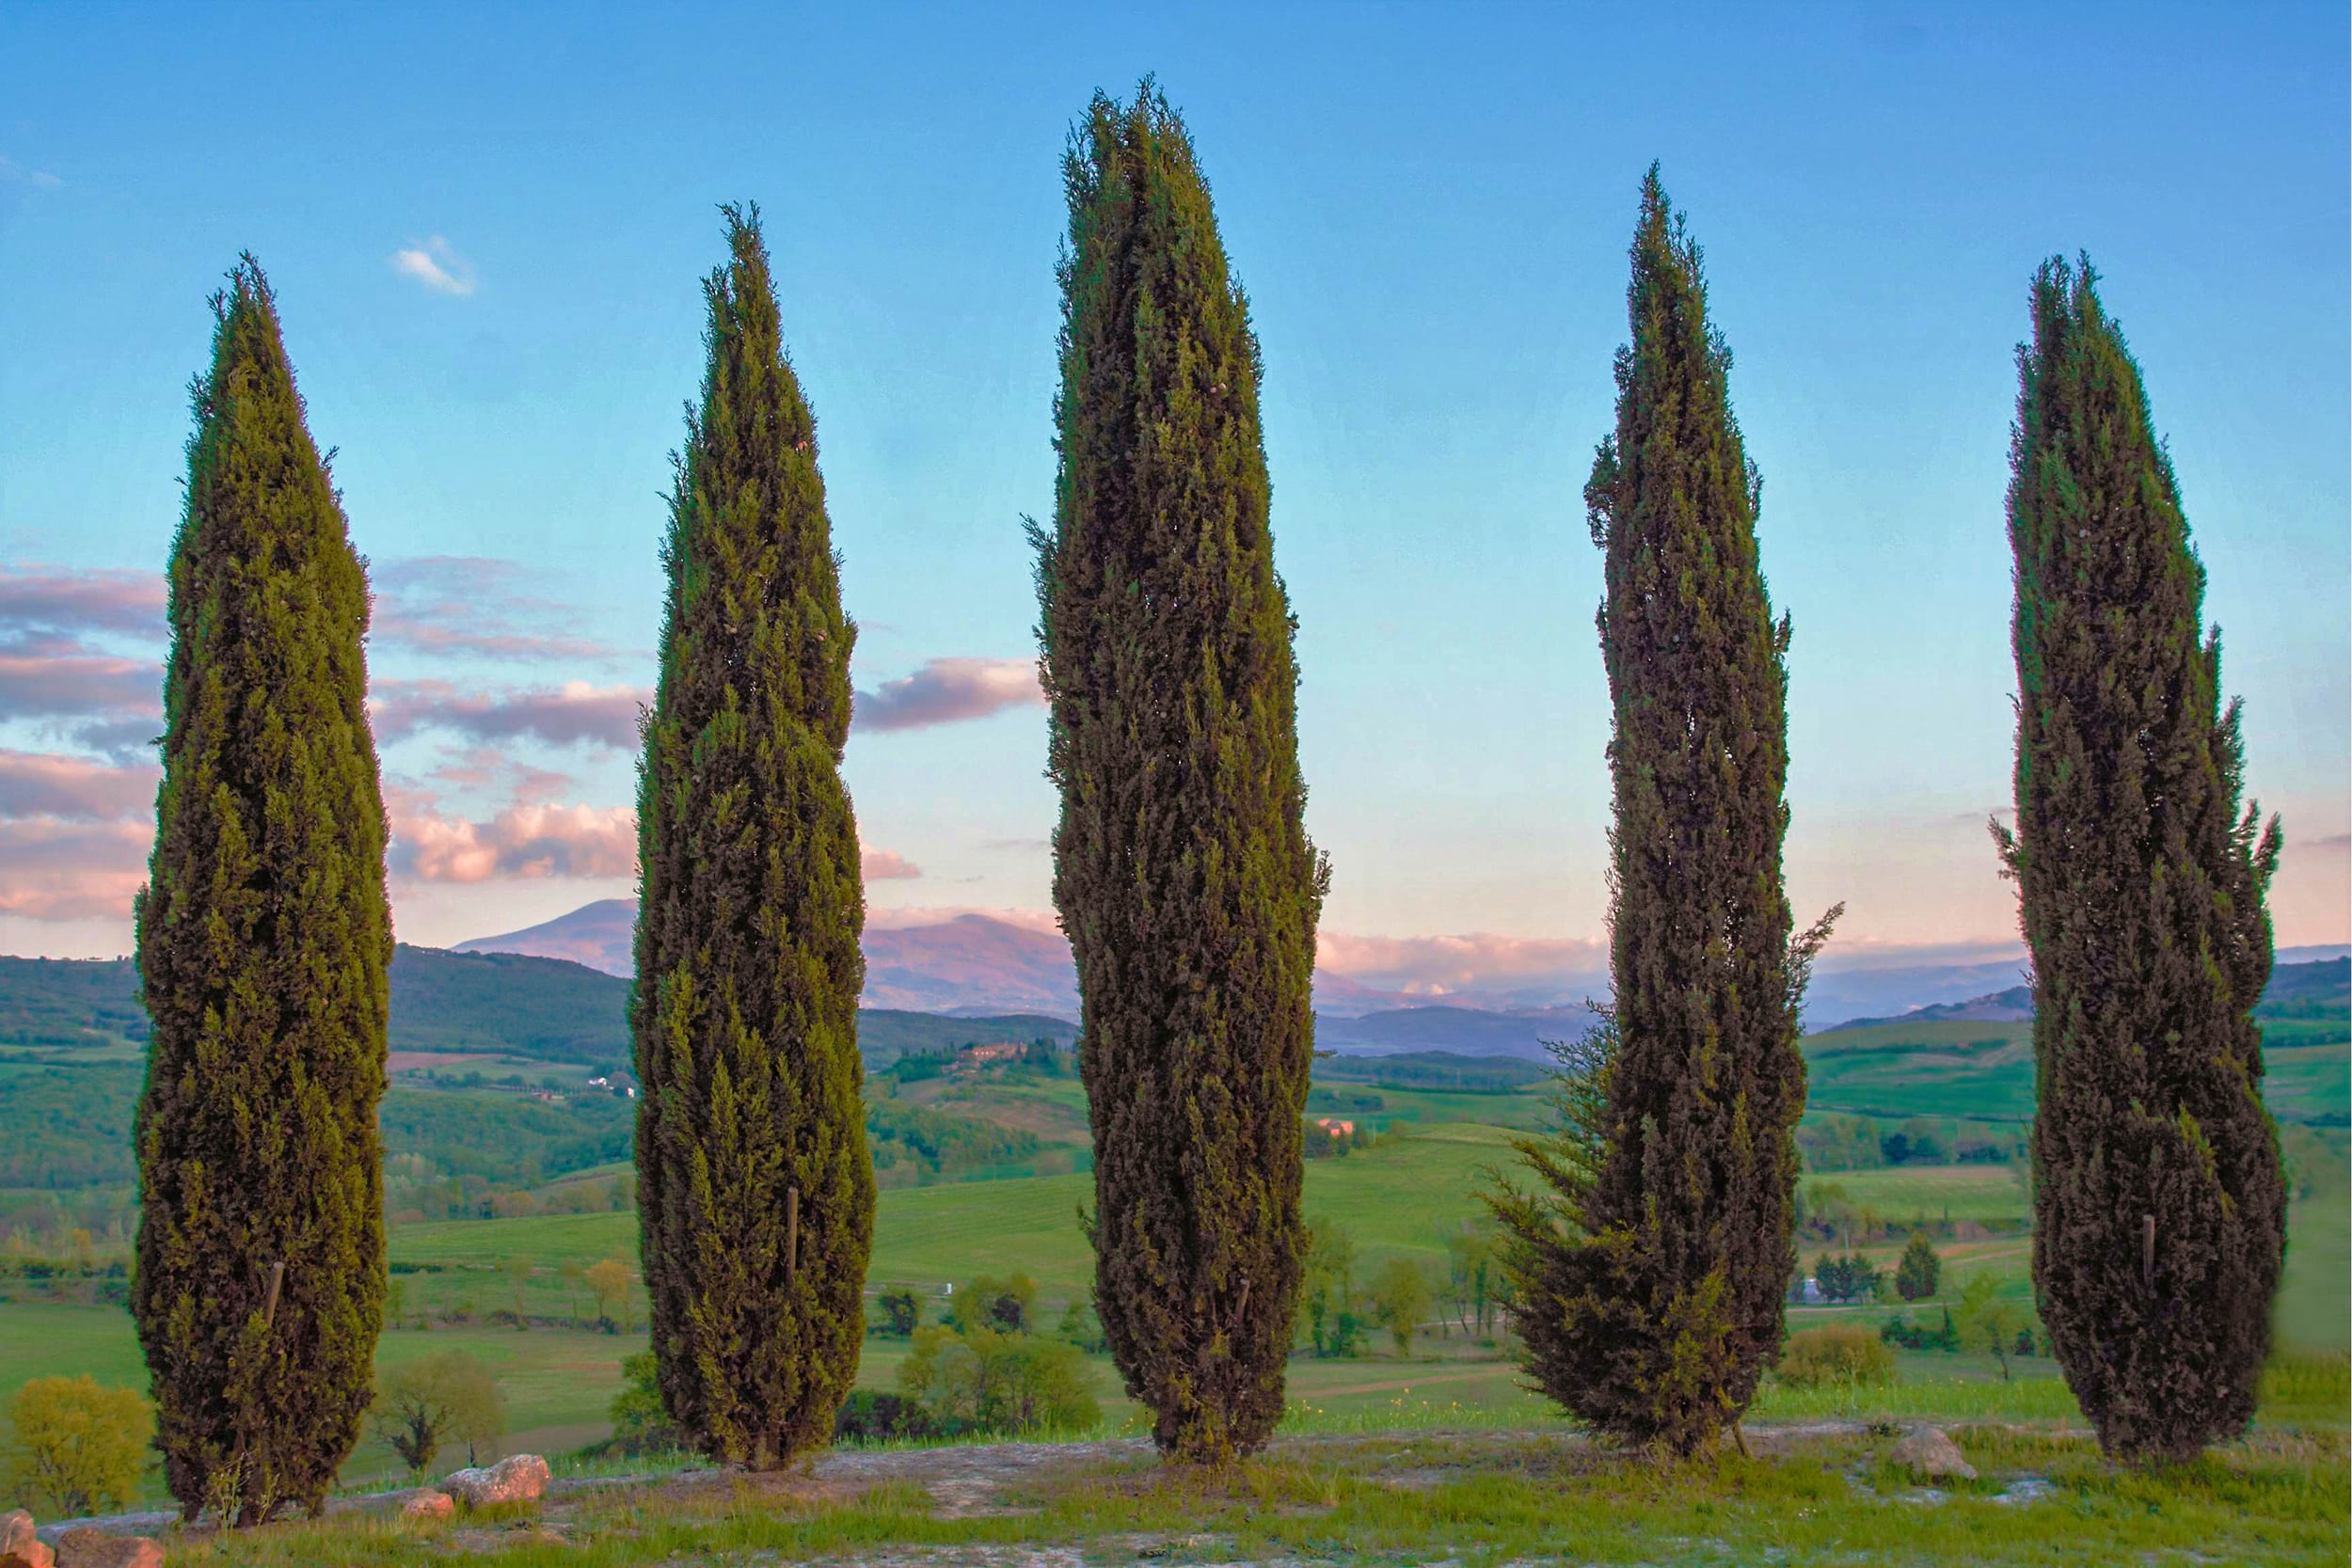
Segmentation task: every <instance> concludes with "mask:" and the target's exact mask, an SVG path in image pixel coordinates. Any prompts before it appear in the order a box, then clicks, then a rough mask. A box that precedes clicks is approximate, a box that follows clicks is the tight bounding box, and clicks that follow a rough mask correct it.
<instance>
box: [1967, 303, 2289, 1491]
mask: <svg viewBox="0 0 2352 1568" xmlns="http://www.w3.org/2000/svg"><path fill="white" fill-rule="evenodd" d="M2032 309H2033V341H2032V342H2031V343H2029V344H2026V345H2024V346H2021V347H2020V348H2019V350H2018V355H2017V365H2018V380H2019V389H2018V395H2017V424H2016V427H2015V430H2014V432H2013V433H2012V437H2011V442H2010V464H2011V477H2010V490H2009V526H2010V545H2011V547H2012V548H2013V550H2014V551H2015V554H2016V615H2015V623H2014V636H2013V641H2014V643H2015V648H2016V654H2017V685H2018V703H2017V830H2016V832H2015V833H2014V835H2011V834H2010V833H2008V832H2005V831H2004V830H2003V829H2002V828H2001V827H2000V826H1999V825H1998V824H1997V823H1996V824H1995V825H1994V836H1995V838H1996V839H1998V840H1999V841H2000V845H2001V848H2002V852H2003V855H2004V859H2005V861H2006V863H2007V865H2008V867H2009V869H2010V873H2011V874H2012V875H2013V876H2014V877H2015V879H2017V881H2018V883H2019V887H2020V892H2021V895H2022V904H2023V914H2024V926H2025V933H2026V942H2027V944H2028V945H2029V946H2030V947H2031V948H2032V950H2033V964H2034V1052H2035V1059H2036V1063H2037V1067H2038V1071H2037V1075H2036V1097H2037V1104H2036V1111H2037V1114H2036V1116H2035V1118H2034V1128H2033V1159H2034V1173H2035V1181H2034V1243H2033V1272H2034V1286H2035V1291H2036V1293H2037V1295H2038V1297H2039V1300H2040V1305H2041V1309H2042V1321H2043V1322H2044V1323H2046V1324H2047V1325H2048V1327H2049V1331H2050V1340H2051V1344H2052V1346H2053V1348H2054V1349H2055V1351H2056V1353H2057V1354H2058V1364H2059V1366H2060V1367H2062V1368H2063V1369H2064V1370H2065V1372H2066V1380H2067V1383H2068V1384H2069V1386H2072V1387H2073V1389H2074V1397H2075V1399H2076V1401H2077V1402H2080V1403H2081V1405H2082V1408H2083V1413H2084V1414H2085V1415H2086V1416H2088V1417H2090V1419H2091V1421H2092V1423H2093V1424H2094V1425H2095V1426H2096V1427H2097V1428H2098V1431H2099V1438H2100V1441H2101V1442H2102V1443H2103V1444H2104V1445H2105V1446H2106V1449H2108V1450H2109V1451H2110V1452H2113V1453H2117V1454H2121V1455H2128V1456H2133V1457H2144V1458H2183V1457H2185V1456H2187V1455H2190V1454H2193V1453H2195V1452H2196V1451H2197V1450H2198V1449H2201V1448H2202V1447H2203V1446H2204V1445H2205V1444H2207V1443H2209V1442H2212V1441H2214V1440H2216V1439H2217V1438H2225V1437H2229V1436H2233V1435H2234V1434H2235V1433H2238V1432H2240V1431H2242V1430H2243V1429H2244V1428H2245V1426H2246V1423H2247V1422H2248V1421H2249V1419H2250V1418H2252V1416H2253V1413H2254V1397H2255V1389H2256V1383H2257V1381H2258V1378H2259V1375H2260V1373H2261V1370H2262V1364H2263V1361H2264V1359H2265V1356H2266V1355H2267V1354H2268V1352H2269V1347H2270V1300H2271V1295H2272V1293H2273V1291H2275V1290H2276V1289H2277V1286H2278V1283H2279V1269H2280V1259H2281V1255H2282V1252H2283V1249H2284V1244H2285V1231H2286V1192H2285V1187H2284V1184H2283V1183H2282V1181H2281V1180H2280V1170H2279V1148H2278V1138H2277V1132H2276V1129H2275V1128H2274V1127H2273V1126H2272V1124H2271V1121H2270V1117H2269V1116H2268V1114H2267V1113H2266V1112H2265V1110H2264V1109H2263V1101H2262V1073H2263V1056H2262V1032H2261V1030H2260V1029H2259V1028H2257V1027H2256V1025H2255V1023H2254V1020H2253V1008H2254V1005H2255V1003H2256V1002H2258V1001H2260V1000H2261V998H2262V992H2263V987H2264V986H2265V984H2267V983H2268V981H2269V978H2270V961H2271V937H2270V916H2269V913H2268V911H2267V909H2266V908H2265V892H2266V890H2267V888H2268V885H2269V881H2270V877H2271V874H2272V872H2273V871H2274V870H2275V869H2276V868H2277V866H2278V863H2279V844H2280V839H2279V824H2278V820H2277V819H2276V818H2275V817H2274V818H2273V819H2272V820H2271V821H2270V823H2269V824H2268V825H2267V826H2266V827H2265V826H2264V825H2263V824H2262V823H2261V821H2260V812H2259V810H2258V809H2257V808H2256V807H2253V806H2251V805H2249V806H2248V807H2247V808H2246V809H2245V810H2244V811H2243V812H2242V813H2241V812H2240V810H2239V806H2238V801H2239V789H2240V783H2241V777H2242V774H2243V770H2244V748H2243V746H2242V744H2241V742H2240V738H2239V728H2238V711H2239V710H2238V705H2237V704H2236V703H2234V702H2233V703H2231V704H2230V705H2229V706H2228V707H2227V708H2226V709H2224V708H2222V707H2221V705H2220V698H2219V691H2220V681H2221V641H2220V633H2219V632H2218V631H2215V632H2212V633H2208V632H2207V631H2206V630H2205V627H2204V620H2203V603H2204V591H2205V573H2204V568H2203V567H2202V566H2201V565H2200V564H2199V562H2198V560H2197V557H2196V555H2195V553H2194V551H2192V549H2191V548H2190V546H2189V540H2188V521H2187V518H2186V517H2185V515H2183V513H2182V511H2181V499H2180V487H2179V485H2178V484H2177V483H2175V482H2174V479H2173V475H2172V464H2171V460H2170V459H2169V457H2168V456H2167V455H2166V453H2165V451H2164V448H2163V446H2162V444H2161V443H2159V442H2158V441H2157V439H2156V436H2155V434H2154V428H2153V422H2152V420H2150V418H2149V413H2148V400H2147V393H2146V390H2145V389H2144V388H2143V387H2142V386H2141V383H2140V377H2139V367H2138V366H2137V364H2135V363H2134V362H2133V360H2132V357H2131V355H2130V352H2129V351H2128V350H2127V349H2126V347H2125V346H2124V342H2123V338H2122V333H2121V332H2120V331H2118V330H2117V328H2116V326H2115V324H2114V323H2113V322H2112V321H2111V320H2109V319H2108V317H2107V315H2106V311H2105V310H2103V309H2101V307H2100V304H2099V295H2098V290H2097V277H2096V275H2095V274H2093V273H2092V271H2091V270H2090V263H2089V261H2085V262H2084V263H2083V264H2082V266H2081V268H2080V270H2077V269H2075V268H2074V267H2070V266H2069V265H2067V263H2066V262H2065V261H2063V260H2062V259H2058V258H2053V259H2052V260H2051V261H2048V262H2045V263H2044V264H2043V265H2042V269H2041V270H2040V271H2039V272H2038V273H2037V274H2036V275H2035V277H2034V282H2033V295H2032Z"/></svg>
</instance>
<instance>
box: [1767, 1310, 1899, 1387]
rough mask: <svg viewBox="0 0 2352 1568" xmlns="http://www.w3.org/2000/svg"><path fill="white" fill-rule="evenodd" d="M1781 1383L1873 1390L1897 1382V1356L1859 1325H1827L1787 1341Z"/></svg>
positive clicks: (1797, 1385)
mask: <svg viewBox="0 0 2352 1568" xmlns="http://www.w3.org/2000/svg"><path fill="white" fill-rule="evenodd" d="M1779 1375H1780V1381H1781V1382H1782V1383H1784V1384H1787V1385H1788V1386H1789V1387H1792V1388H1819V1387H1821V1386H1824V1385H1830V1384H1846V1385H1850V1386H1854V1387H1870V1386H1876V1385H1879V1384H1882V1383H1892V1382H1894V1381H1895V1353H1894V1352H1893V1351H1892V1350H1890V1349H1889V1348H1887V1344H1886V1341H1885V1340H1884V1339H1883V1338H1879V1336H1877V1335H1875V1334H1873V1333H1871V1332H1870V1331H1869V1330H1868V1329H1867V1328H1864V1327H1861V1326H1860V1325H1859V1324H1856V1323H1824V1324H1822V1325H1821V1326H1820V1327H1819V1328H1808V1329H1805V1330H1804V1331H1802V1332H1800V1333H1796V1334H1792V1335H1790V1336H1789V1337H1788V1345H1787V1346H1786V1347H1785V1348H1784V1349H1783V1350H1782V1351H1781V1353H1780V1368H1779Z"/></svg>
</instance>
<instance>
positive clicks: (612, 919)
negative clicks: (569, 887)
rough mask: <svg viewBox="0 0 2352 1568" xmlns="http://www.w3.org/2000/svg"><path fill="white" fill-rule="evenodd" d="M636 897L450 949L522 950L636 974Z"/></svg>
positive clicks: (585, 908) (599, 901)
mask: <svg viewBox="0 0 2352 1568" xmlns="http://www.w3.org/2000/svg"><path fill="white" fill-rule="evenodd" d="M636 940H637V900H636V899H634V898H599V899H597V900H596V902H595V903H593V904H582V905H581V906H580V908H578V909H576V910H574V911H572V912H571V913H569V914H559V915H557V916H556V917H555V918H554V919H553V920H547V921H542V922H540V923H539V924H538V925H536V926H526V927H523V928H522V929H521V930H519V931H509V932H507V933H506V934H505V935H503V936H496V937H475V938H474V939H473V940H472V941H470V942H458V943H457V944H456V945H454V946H453V947H452V948H451V949H450V951H451V952H453V953H522V954H525V955H528V956H529V957H531V958H568V959H569V960H571V961H572V962H573V963H576V964H584V965H586V966H587V967H588V968H590V969H601V970H603V971H604V972H605V973H606V974H617V975H619V976H620V977H621V978H622V979H624V980H626V979H628V977H629V976H630V975H632V974H636V973H637V956H636V952H635V944H636Z"/></svg>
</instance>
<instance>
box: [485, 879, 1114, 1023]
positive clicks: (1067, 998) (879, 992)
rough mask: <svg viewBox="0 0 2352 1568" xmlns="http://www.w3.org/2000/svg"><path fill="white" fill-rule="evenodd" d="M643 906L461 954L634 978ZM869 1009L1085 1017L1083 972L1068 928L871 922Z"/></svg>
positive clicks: (973, 918) (618, 901) (537, 929)
mask: <svg viewBox="0 0 2352 1568" xmlns="http://www.w3.org/2000/svg"><path fill="white" fill-rule="evenodd" d="M636 924H637V905H636V904H635V902H634V901H632V900H630V899H627V898H604V899H599V900H598V901H597V902H596V903H593V904H583V905H581V906H580V908H579V909H576V910H574V911H572V912H571V913H569V914H560V915H557V916H556V917H555V918H554V919H553V920H549V921H545V922H542V923H541V924H539V925H537V926H531V927H524V928H523V929H522V930H519V931H508V932H505V933H504V934H502V935H500V936H494V937H474V938H472V939H470V940H469V941H466V942H459V943H458V944H457V945H456V947H455V948H454V949H453V951H454V952H459V953H526V954H530V955H532V956H533V957H537V958H568V959H570V960H571V961H572V962H574V963H578V964H585V965H587V966H588V967H589V968H591V969H600V970H602V971H604V972H605V973H606V974H618V975H621V976H623V977H627V976H628V975H629V974H631V973H633V972H634V969H635V963H636V959H635V956H634V954H633V952H632V950H631V949H632V946H633V943H634V941H635V932H636ZM865 947H866V990H865V993H864V994H863V995H861V996H860V997H859V998H858V1003H859V1005H860V1006H866V1007H884V1008H895V1009H898V1010H900V1011H914V1012H927V1013H966V1014H977V1015H991V1014H1009V1013H1045V1014H1053V1015H1057V1016H1059V1017H1062V1018H1075V1017H1077V1016H1078V971H1077V968H1076V966H1075V965H1074V964H1073V963H1072V961H1071V958H1070V944H1069V942H1066V941H1064V940H1063V939H1062V935H1061V933H1060V932H1058V931H1041V930H1038V929H1036V928H1034V927H1028V926H1017V925H1014V924H1013V923H1012V922H1010V921H1007V920H993V919H991V918H990V917H989V916H987V915H984V914H965V915H957V916H955V917H954V918H952V919H948V920H942V921H937V922H934V923H933V924H931V925H928V926H902V927H867V928H866V942H865Z"/></svg>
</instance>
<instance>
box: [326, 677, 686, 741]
mask: <svg viewBox="0 0 2352 1568" xmlns="http://www.w3.org/2000/svg"><path fill="white" fill-rule="evenodd" d="M652 700H653V693H652V692H651V691H649V690H647V689H644V688H643V687H634V686H611V687H597V686H591V685H589V684H588V683H587V682H586V681H566V682H564V684H563V685H562V686H560V687H551V688H549V687H542V688H533V689H520V690H509V691H469V690H465V689H460V688H459V687H458V686H456V685H455V684H454V683H453V682H450V681H445V680H393V681H377V682H375V683H374V685H373V687H372V688H371V689H370V690H369V693H368V707H369V711H370V713H371V715H372V716H373V721H374V725H375V734H376V737H377V738H378V739H380V740H398V739H402V738H405V736H411V735H415V734H417V733H419V732H420V731H422V730H427V729H444V730H453V731H456V732H457V733H459V734H462V735H469V736H473V737H474V738H475V739H477V740H514V739H518V738H520V737H522V736H537V737H538V738H539V739H541V740H545V741H549V742H552V743H553V744H555V745H559V746H561V745H568V744H572V743H575V742H580V741H585V742H588V743H589V744H591V745H596V746H604V747H609V748H611V749H612V750H613V751H616V752H625V751H630V750H633V749H634V748H635V747H636V745H637V714H638V709H639V708H640V707H641V706H643V705H644V704H646V703H649V702H651V701H652Z"/></svg>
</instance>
